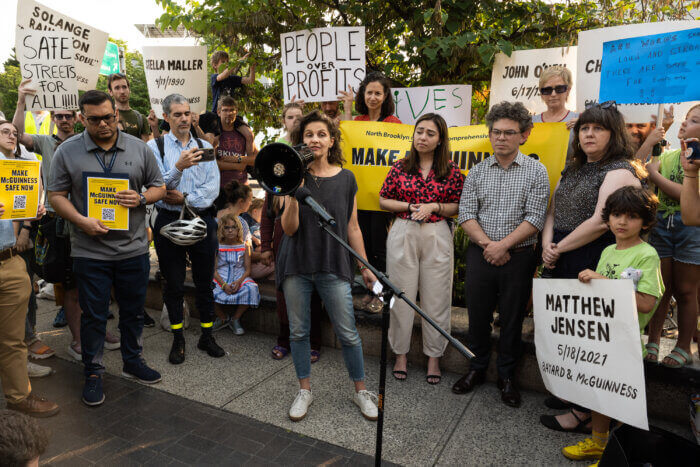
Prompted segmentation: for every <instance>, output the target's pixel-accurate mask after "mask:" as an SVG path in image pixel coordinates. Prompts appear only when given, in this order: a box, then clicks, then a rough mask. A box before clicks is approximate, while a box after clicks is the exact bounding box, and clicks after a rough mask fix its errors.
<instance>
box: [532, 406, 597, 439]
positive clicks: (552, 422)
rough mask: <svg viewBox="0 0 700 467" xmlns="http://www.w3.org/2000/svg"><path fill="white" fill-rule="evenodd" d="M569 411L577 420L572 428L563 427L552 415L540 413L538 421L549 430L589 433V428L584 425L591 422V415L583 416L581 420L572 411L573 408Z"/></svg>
mask: <svg viewBox="0 0 700 467" xmlns="http://www.w3.org/2000/svg"><path fill="white" fill-rule="evenodd" d="M569 412H570V413H571V415H573V416H574V418H575V419H576V420H577V421H578V424H577V425H576V426H575V427H573V428H564V427H563V426H561V424H560V423H559V420H557V417H555V416H554V415H540V423H541V424H543V425H544V426H546V427H547V428H549V429H550V430H555V431H563V432H566V433H582V434H590V433H591V428H590V427H586V425H587V424H588V423H590V422H591V415H590V414H589V415H588V418H584V419H583V420H581V419H580V418H578V416H577V415H576V412H574V409H571V410H569Z"/></svg>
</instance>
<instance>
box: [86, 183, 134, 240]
mask: <svg viewBox="0 0 700 467" xmlns="http://www.w3.org/2000/svg"><path fill="white" fill-rule="evenodd" d="M128 189H129V180H128V179H126V178H100V177H87V196H86V197H85V200H86V203H87V209H86V212H87V217H91V218H93V219H97V220H99V221H100V222H102V224H104V226H105V227H107V228H108V229H110V230H129V208H125V207H124V206H120V205H119V204H118V203H117V200H116V199H115V197H114V195H115V194H116V193H118V192H120V191H123V190H128Z"/></svg>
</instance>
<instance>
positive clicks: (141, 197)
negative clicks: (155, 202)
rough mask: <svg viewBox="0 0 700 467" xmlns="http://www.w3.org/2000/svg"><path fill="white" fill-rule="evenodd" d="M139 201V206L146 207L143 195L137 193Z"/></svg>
mask: <svg viewBox="0 0 700 467" xmlns="http://www.w3.org/2000/svg"><path fill="white" fill-rule="evenodd" d="M139 199H140V200H141V206H145V205H146V197H145V196H143V193H139Z"/></svg>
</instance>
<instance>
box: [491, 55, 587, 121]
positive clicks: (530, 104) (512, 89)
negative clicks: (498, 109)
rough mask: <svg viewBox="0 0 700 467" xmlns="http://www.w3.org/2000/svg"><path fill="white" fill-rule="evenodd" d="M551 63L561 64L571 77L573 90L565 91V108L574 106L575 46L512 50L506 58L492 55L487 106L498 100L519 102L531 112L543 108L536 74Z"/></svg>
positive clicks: (539, 110)
mask: <svg viewBox="0 0 700 467" xmlns="http://www.w3.org/2000/svg"><path fill="white" fill-rule="evenodd" d="M552 65H560V66H565V67H566V68H568V69H569V70H571V73H572V74H573V76H574V89H572V90H571V94H569V100H568V101H567V108H568V109H569V110H575V108H576V81H577V80H576V47H554V48H551V49H532V50H516V51H515V52H513V53H512V54H511V55H510V57H509V56H507V55H506V54H504V53H499V54H496V59H495V61H494V64H493V70H492V72H491V91H490V94H489V108H490V107H493V106H494V105H496V104H498V103H499V102H503V101H509V102H514V101H515V102H522V104H523V105H524V106H525V107H526V108H527V109H528V110H529V111H530V112H532V113H533V114H539V113H542V112H544V111H545V110H547V106H546V105H545V103H544V101H542V97H540V88H539V86H540V84H539V81H540V75H541V74H542V71H544V70H545V69H546V68H548V67H550V66H552Z"/></svg>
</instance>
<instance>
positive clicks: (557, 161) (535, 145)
mask: <svg viewBox="0 0 700 467" xmlns="http://www.w3.org/2000/svg"><path fill="white" fill-rule="evenodd" d="M413 129H414V126H413V125H404V124H399V123H383V122H355V121H343V122H341V123H340V132H341V135H342V143H341V148H342V150H343V156H344V157H345V166H344V167H345V168H347V169H348V170H350V171H352V172H353V173H354V174H355V179H356V180H357V186H358V191H357V208H358V209H364V210H370V211H379V210H380V209H379V191H380V190H381V188H382V184H383V183H384V179H385V178H386V175H387V174H388V173H389V169H390V168H391V166H392V164H393V163H394V162H396V161H397V160H398V159H401V158H403V157H405V156H406V154H408V152H409V151H410V150H411V143H412V141H413ZM449 137H450V154H451V156H452V160H453V161H454V162H455V163H456V164H457V165H458V166H459V168H460V169H461V170H462V172H463V173H464V174H466V173H467V172H468V171H469V169H470V168H471V167H472V166H474V165H476V164H478V163H479V162H481V161H482V160H484V159H486V158H488V157H489V156H490V155H491V154H492V153H493V149H492V148H491V142H490V141H489V135H488V129H487V128H486V125H470V126H461V127H452V128H450V129H449ZM568 144H569V131H568V130H567V129H566V124H565V123H535V126H534V128H533V129H532V132H531V133H530V136H529V138H528V139H527V142H526V143H525V144H523V145H522V146H521V147H520V150H521V151H522V153H523V154H525V155H527V156H530V157H533V158H535V159H538V160H539V161H540V162H542V163H543V164H544V165H545V167H546V168H547V173H548V174H549V182H550V187H551V192H552V193H553V192H554V187H555V186H556V184H557V182H558V181H559V177H560V176H561V171H562V170H564V165H565V162H566V150H567V147H568Z"/></svg>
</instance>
